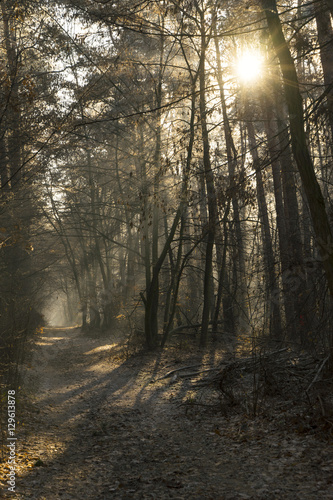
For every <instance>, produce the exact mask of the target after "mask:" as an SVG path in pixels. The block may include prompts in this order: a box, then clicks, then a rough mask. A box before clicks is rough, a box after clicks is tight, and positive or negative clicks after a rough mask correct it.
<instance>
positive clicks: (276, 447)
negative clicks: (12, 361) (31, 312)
mask: <svg viewBox="0 0 333 500" xmlns="http://www.w3.org/2000/svg"><path fill="white" fill-rule="evenodd" d="M211 361H212V358H210V362H211ZM201 362H202V363H205V362H207V360H206V359H204V357H202V359H201V356H200V354H198V352H193V353H192V354H191V353H187V360H186V361H185V362H183V360H182V362H181V364H180V363H179V356H177V355H176V353H175V352H173V351H172V350H171V351H168V350H165V351H163V353H161V354H160V356H158V357H157V359H156V355H155V357H154V356H153V355H152V354H140V355H135V356H131V357H129V358H128V359H127V357H126V355H125V352H124V350H123V349H120V347H119V345H117V344H116V343H114V344H112V341H111V342H110V340H109V339H106V338H105V337H104V338H103V337H100V338H92V337H88V336H85V335H83V334H82V333H81V332H80V330H79V329H45V331H44V334H43V335H41V336H40V337H39V340H38V342H37V344H36V346H35V348H34V353H33V356H32V360H31V364H30V365H27V367H26V372H25V381H24V388H23V390H27V389H29V390H30V396H29V398H30V400H31V403H30V405H29V408H28V411H27V413H26V415H24V416H23V421H24V422H25V425H24V426H22V427H21V428H20V425H18V431H17V436H18V450H17V453H18V456H17V461H18V477H17V483H16V493H15V495H13V494H7V495H8V498H15V499H27V498H32V499H36V500H37V499H38V500H53V499H62V500H67V499H68V500H70V499H92V500H103V499H119V500H120V499H122V500H130V499H136V500H138V499H157V500H164V499H175V500H176V499H178V500H182V499H184V500H201V499H209V500H232V499H234V500H237V499H257V500H259V499H260V500H265V499H267V500H271V499H281V498H287V499H290V500H295V499H302V500H304V499H313V500H318V499H319V498H320V499H329V498H333V483H332V479H333V474H332V472H333V453H332V446H328V445H327V444H324V443H321V442H319V441H318V440H317V439H316V438H315V436H312V435H305V436H304V435H298V434H296V433H290V431H288V430H283V428H282V429H281V428H276V424H275V423H270V422H269V421H267V420H265V419H263V418H256V419H254V420H249V419H246V418H245V417H244V416H242V417H241V416H236V415H234V416H233V417H228V418H227V417H225V416H223V415H221V413H219V412H218V411H217V410H216V408H215V409H214V411H212V410H208V409H207V408H205V407H204V406H202V407H201V406H200V405H196V404H191V401H192V399H191V397H194V396H190V394H191V392H190V390H191V388H190V382H189V380H187V379H181V378H179V379H177V380H170V378H169V379H164V380H161V381H158V382H155V383H152V382H153V381H156V379H157V378H159V377H161V376H163V375H164V374H165V373H167V372H168V371H169V370H171V369H173V368H177V367H179V366H182V365H187V364H195V363H201ZM195 401H196V402H198V401H199V400H198V399H195ZM200 401H203V400H200ZM200 401H199V402H200ZM185 402H186V404H184V403H185ZM192 403H193V401H192ZM2 485H4V483H3V482H2ZM5 496H6V492H5Z"/></svg>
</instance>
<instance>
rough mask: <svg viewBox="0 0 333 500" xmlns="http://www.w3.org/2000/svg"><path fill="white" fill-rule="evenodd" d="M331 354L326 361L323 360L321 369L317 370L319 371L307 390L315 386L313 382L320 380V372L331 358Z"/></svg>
mask: <svg viewBox="0 0 333 500" xmlns="http://www.w3.org/2000/svg"><path fill="white" fill-rule="evenodd" d="M329 358H330V357H329V356H327V357H326V358H325V359H324V361H323V362H322V364H321V365H320V367H319V369H318V370H317V373H316V375H315V377H314V379H313V380H312V382H311V384H310V385H309V387H308V388H307V390H306V391H305V392H309V390H310V389H311V387H312V386H313V384H314V383H315V382H316V381H317V380H318V377H319V375H320V373H321V372H322V370H323V368H324V366H325V365H326V363H327V361H328V360H329Z"/></svg>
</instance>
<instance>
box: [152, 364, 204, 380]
mask: <svg viewBox="0 0 333 500" xmlns="http://www.w3.org/2000/svg"><path fill="white" fill-rule="evenodd" d="M197 366H200V364H197V365H190V366H182V367H181V368H175V369H174V370H171V371H170V372H168V373H166V374H165V375H163V377H160V378H157V379H156V380H154V381H153V382H158V381H159V380H164V379H165V378H168V377H171V375H173V374H174V373H176V372H180V371H182V370H187V369H188V368H196V367H197Z"/></svg>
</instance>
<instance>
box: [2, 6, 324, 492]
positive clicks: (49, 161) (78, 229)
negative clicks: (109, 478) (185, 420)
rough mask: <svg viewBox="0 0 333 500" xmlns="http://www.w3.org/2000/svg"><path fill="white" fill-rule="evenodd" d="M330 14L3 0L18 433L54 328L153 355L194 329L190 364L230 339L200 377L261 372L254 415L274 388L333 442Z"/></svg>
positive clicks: (5, 280) (5, 227) (6, 370)
mask: <svg viewBox="0 0 333 500" xmlns="http://www.w3.org/2000/svg"><path fill="white" fill-rule="evenodd" d="M332 17H333V1H332V0H310V1H306V0H281V1H276V0H229V1H228V0H214V1H213V0H114V1H111V0H53V1H50V0H29V1H27V0H17V1H16V0H2V1H1V2H0V82H1V85H0V185H1V190H0V389H1V408H0V410H1V412H2V422H1V434H2V445H3V446H4V442H5V439H6V432H7V427H6V423H4V422H5V420H6V419H7V408H6V404H7V392H8V390H10V389H13V390H14V389H15V390H16V392H17V391H19V387H20V385H21V384H22V383H23V382H22V372H24V368H22V367H24V366H26V363H27V359H29V356H30V354H29V353H30V352H31V351H33V350H34V349H35V347H34V346H35V345H36V343H37V344H38V342H39V341H40V339H41V338H43V335H44V334H45V332H47V331H48V330H49V329H50V328H53V327H54V328H59V329H61V328H63V329H64V328H73V329H74V330H73V331H75V332H77V331H79V332H80V334H79V335H78V336H77V338H78V339H80V338H81V337H82V338H86V339H88V338H90V339H92V340H91V341H92V342H95V340H96V338H104V339H112V338H113V337H112V336H113V335H115V333H114V332H116V335H117V339H118V340H117V342H118V341H119V342H120V343H121V342H122V343H123V345H125V344H126V345H127V357H128V356H129V354H128V353H129V351H130V350H132V351H133V352H134V351H135V356H137V355H138V353H143V354H142V355H143V356H150V358H149V359H151V360H153V359H154V360H156V359H157V358H158V357H159V356H165V355H166V354H163V353H167V352H168V349H173V348H174V347H175V345H179V342H180V344H181V346H182V349H183V351H184V352H183V351H182V352H180V354H179V358H180V361H179V362H180V363H181V364H183V365H184V364H185V365H186V364H187V361H188V362H190V360H189V358H188V356H189V352H192V353H193V352H195V353H196V355H198V353H205V352H207V350H209V349H212V348H214V349H215V350H217V351H218V352H219V353H221V352H222V351H223V349H225V348H226V345H228V353H229V355H230V359H229V362H228V363H226V364H225V365H223V363H224V361H223V359H224V360H225V357H224V358H223V356H222V355H221V356H222V357H221V358H218V357H217V358H216V359H219V361H216V362H215V363H211V364H210V365H209V366H208V365H205V366H204V368H206V371H207V376H206V378H204V379H202V380H201V384H202V387H204V389H203V390H204V391H205V390H206V389H205V388H207V391H208V392H209V390H210V389H208V387H210V386H209V384H211V383H215V384H217V385H218V386H219V391H220V398H221V397H222V399H223V398H224V400H225V402H226V403H225V404H227V403H228V405H229V406H231V407H232V406H236V400H237V390H238V389H239V387H238V385H239V380H240V379H244V384H245V379H246V381H247V382H246V383H248V384H249V387H248V389H246V390H248V391H250V392H251V391H252V392H251V394H252V396H251V398H250V399H251V404H250V405H248V404H247V403H246V405H245V406H246V409H245V410H244V407H242V409H241V410H239V411H238V415H239V414H240V413H242V412H245V413H246V414H247V416H249V415H251V416H252V417H256V416H258V415H259V414H260V410H261V409H262V408H263V407H264V403H263V401H264V399H265V398H266V393H267V387H268V386H269V387H270V389H271V388H272V386H274V391H275V393H277V392H278V393H279V398H280V399H279V401H280V402H281V401H283V400H288V401H289V402H290V405H292V404H294V403H293V402H294V401H295V400H298V399H299V400H302V405H303V406H302V412H303V410H304V413H306V412H307V411H309V412H310V413H311V418H312V423H313V422H314V421H315V424H313V425H312V424H311V423H310V424H309V423H306V425H305V424H304V425H305V427H306V428H307V429H308V428H309V432H310V431H311V432H312V431H313V432H315V431H316V432H320V436H321V439H328V440H331V439H332V436H333V397H332V395H331V394H332V382H333V379H332V372H333V314H332V313H333V309H332V294H333V232H332V231H333V229H332V228H333V202H332V197H333V188H332V185H333V177H332V154H333V27H332ZM74 327H75V328H74ZM59 335H60V334H59ZM66 338H67V337H66ZM75 338H76V337H75ZM108 341H109V340H108ZM78 342H80V340H78ZM112 342H113V341H112ZM65 343H66V342H65ZM74 345H75V343H74ZM184 345H185V346H186V348H184ZM202 355H203V354H202ZM221 359H222V365H221V364H219V363H221ZM191 362H192V361H191ZM221 366H222V368H221ZM223 367H224V368H223ZM174 368H175V367H174ZM180 369H182V368H180ZM214 370H215V371H214ZM192 371H193V369H192ZM174 372H175V373H176V376H178V372H177V370H176V368H175V369H174ZM196 374H197V375H199V372H196ZM171 375H172V374H171ZM246 377H247V378H246ZM161 378H162V377H161ZM242 383H243V382H242ZM237 384H238V385H237ZM222 386H223V387H222ZM237 387H238V389H237ZM242 390H243V389H242ZM265 391H266V392H265ZM293 391H294V392H293ZM208 392H207V393H208ZM300 394H302V396H300ZM304 401H305V402H304ZM261 402H262V404H261ZM298 402H299V401H298ZM297 404H298V403H297ZM23 406H24V404H23V403H22V411H24V408H23ZM300 411H301V410H300ZM232 412H236V410H235V409H234V408H233V409H232ZM215 413H219V410H217V409H215ZM236 413H237V412H236ZM302 415H303V413H302ZM302 418H303V417H302ZM304 419H305V417H304ZM302 421H303V420H302ZM304 421H305V420H304ZM310 427H311V429H312V430H311V429H310ZM314 429H315V431H314ZM214 432H215V431H214ZM324 435H325V438H324V437H323V436H324ZM2 458H3V457H2ZM119 488H120V487H119ZM244 494H245V493H244ZM313 494H314V496H313V497H312V496H311V494H310V493H309V494H308V496H304V495H303V496H300V497H298V496H297V497H296V496H293V495H291V496H290V498H318V497H316V496H315V493H313ZM112 495H113V496H112ZM191 495H192V496H191ZM191 495H190V496H186V495H185V494H184V498H193V499H194V498H198V499H199V498H217V497H216V496H214V495H213V494H212V496H202V495H199V494H198V496H195V495H194V494H193V493H192V494H191ZM239 495H240V494H239ZM276 495H277V496H267V497H266V496H260V495H259V494H258V495H257V496H253V497H252V496H248V497H246V496H237V495H236V496H235V497H230V498H235V499H237V498H258V499H259V498H263V499H264V498H272V499H273V498H281V496H279V494H278V493H277V494H276ZM17 498H21V497H17ZM22 498H25V497H24V496H22ZM34 498H41V499H42V498H58V496H54V497H53V496H46V497H42V496H36V497H34ZM66 498H67V497H66ZM71 498H82V496H78V497H76V496H75V495H74V496H73V497H71ZM83 498H124V499H127V498H153V497H148V496H143V497H139V496H138V497H136V496H133V497H131V496H130V495H129V493H128V492H127V493H126V492H125V493H124V496H121V495H120V493H119V494H118V496H117V494H115V493H114V494H110V496H105V497H102V496H100V497H98V496H96V497H93V496H87V497H83ZM154 498H155V497H154ZM156 498H157V497H156ZM158 498H160V499H162V498H163V499H164V498H183V497H181V496H178V497H176V496H170V497H167V496H166V497H164V496H163V495H162V494H160V496H159V497H158ZM222 498H229V497H227V496H226V497H224V496H223V497H222V496H221V499H222ZM285 498H289V497H288V496H286V497H285ZM321 498H329V496H327V497H326V496H324V493H323V496H321Z"/></svg>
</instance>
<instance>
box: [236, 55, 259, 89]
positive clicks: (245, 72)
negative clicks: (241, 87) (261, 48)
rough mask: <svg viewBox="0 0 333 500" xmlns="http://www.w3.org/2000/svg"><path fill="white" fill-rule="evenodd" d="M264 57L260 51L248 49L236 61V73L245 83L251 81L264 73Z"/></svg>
mask: <svg viewBox="0 0 333 500" xmlns="http://www.w3.org/2000/svg"><path fill="white" fill-rule="evenodd" d="M262 70H263V59H262V56H261V54H260V53H259V52H252V51H246V52H243V54H242V55H241V56H240V57H239V58H238V60H237V62H236V73H237V75H238V78H240V80H242V82H243V83H251V82H254V81H255V80H257V79H258V78H259V77H260V75H261V74H262Z"/></svg>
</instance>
